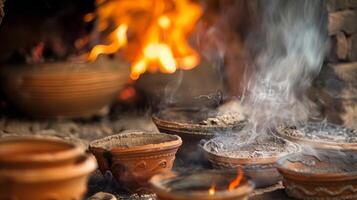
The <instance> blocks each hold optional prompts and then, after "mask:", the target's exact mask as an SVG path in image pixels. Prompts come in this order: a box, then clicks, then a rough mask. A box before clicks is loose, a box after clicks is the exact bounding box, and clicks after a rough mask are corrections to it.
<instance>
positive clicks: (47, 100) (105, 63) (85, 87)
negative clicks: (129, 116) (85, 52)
mask: <svg viewBox="0 0 357 200" xmlns="http://www.w3.org/2000/svg"><path fill="white" fill-rule="evenodd" d="M128 70H129V68H128V67H127V66H125V65H124V64H123V63H120V62H118V61H113V60H109V59H105V58H102V59H98V60H97V61H95V62H93V63H71V62H59V63H43V64H34V65H24V66H4V67H2V68H1V70H0V77H1V79H0V80H1V82H2V84H1V85H2V88H3V90H4V93H5V95H6V97H7V99H8V100H9V102H10V103H11V104H13V105H14V106H15V107H16V108H17V109H19V110H20V111H22V112H24V113H26V114H27V115H30V116H34V117H88V116H92V115H95V114H99V113H100V112H101V111H103V110H105V109H106V108H107V107H108V106H109V105H110V104H111V103H112V101H113V100H114V99H115V97H116V95H117V94H118V92H119V90H120V89H121V88H122V87H123V86H124V84H125V83H126V82H127V80H128V77H129V71H128Z"/></svg>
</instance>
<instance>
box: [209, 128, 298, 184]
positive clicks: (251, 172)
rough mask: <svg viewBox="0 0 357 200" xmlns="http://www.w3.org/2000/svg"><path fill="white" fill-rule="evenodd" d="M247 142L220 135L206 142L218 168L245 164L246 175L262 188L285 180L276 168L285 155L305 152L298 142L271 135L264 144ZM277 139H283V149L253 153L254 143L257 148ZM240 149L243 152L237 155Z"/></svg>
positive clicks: (213, 164)
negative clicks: (282, 179)
mask: <svg viewBox="0 0 357 200" xmlns="http://www.w3.org/2000/svg"><path fill="white" fill-rule="evenodd" d="M226 141H229V143H230V144H225V142H226ZM247 141H248V139H247V138H243V137H242V136H236V135H232V136H225V137H217V138H213V139H211V140H209V141H208V142H206V143H205V144H204V145H203V150H204V152H205V155H206V157H207V159H208V160H209V161H210V163H211V164H212V166H213V167H214V168H218V169H232V168H237V167H242V168H243V169H244V172H245V174H246V175H247V176H248V177H249V178H251V179H252V181H253V182H254V184H255V186H256V187H258V188H261V187H267V186H271V185H274V184H276V183H278V182H279V181H280V180H281V175H280V174H279V172H278V171H277V169H276V166H275V163H276V161H277V160H278V159H279V158H280V157H282V156H285V155H288V154H291V153H295V152H300V151H301V148H300V147H299V146H298V145H296V144H294V143H291V142H288V141H285V140H282V139H279V138H270V139H269V142H266V144H265V143H262V146H260V145H256V144H254V143H253V144H250V143H249V142H247ZM276 141H279V143H280V144H281V145H283V146H284V147H283V148H284V149H282V151H275V150H274V149H268V150H262V151H257V152H256V153H254V154H251V153H252V151H254V152H255V150H252V149H251V148H250V146H253V145H254V148H256V149H260V148H262V147H264V146H265V147H267V146H269V145H270V143H272V142H276ZM272 144H273V143H272ZM231 145H233V146H231ZM273 148H274V147H273ZM225 149H228V150H225ZM237 152H238V153H239V152H243V153H242V154H240V153H239V154H236V153H237ZM244 152H246V153H244ZM252 155H255V156H252Z"/></svg>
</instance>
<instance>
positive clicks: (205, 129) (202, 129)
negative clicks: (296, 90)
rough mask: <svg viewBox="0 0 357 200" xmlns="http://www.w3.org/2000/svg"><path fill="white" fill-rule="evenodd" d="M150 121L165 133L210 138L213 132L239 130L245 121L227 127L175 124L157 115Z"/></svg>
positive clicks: (182, 108)
mask: <svg viewBox="0 0 357 200" xmlns="http://www.w3.org/2000/svg"><path fill="white" fill-rule="evenodd" d="M165 110H173V111H175V110H176V111H180V110H184V111H185V110H186V111H188V110H191V111H196V110H197V112H199V108H198V107H170V108H166V109H165ZM152 120H153V122H154V124H155V125H156V126H157V127H159V128H161V129H164V130H167V131H170V130H172V131H178V132H182V133H188V134H195V135H208V136H212V135H214V133H215V132H219V131H230V130H232V129H235V128H241V127H243V126H244V124H245V123H246V120H243V121H238V122H236V123H235V124H234V125H227V126H221V125H201V124H195V123H183V122H176V121H172V120H166V119H162V118H160V116H159V113H154V114H152Z"/></svg>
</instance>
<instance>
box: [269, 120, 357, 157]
mask: <svg viewBox="0 0 357 200" xmlns="http://www.w3.org/2000/svg"><path fill="white" fill-rule="evenodd" d="M314 124H315V125H321V126H322V127H324V126H326V127H327V126H331V127H335V128H336V129H339V128H344V129H346V131H350V133H351V134H352V136H351V138H353V139H354V140H355V138H357V131H356V130H353V129H349V128H345V127H343V126H341V125H337V124H332V123H327V122H308V123H306V125H314ZM291 131H296V132H298V131H299V129H298V128H297V127H280V128H278V129H277V131H276V132H275V133H276V134H277V136H279V137H282V138H285V139H287V140H289V141H292V142H295V143H298V144H301V145H304V146H306V147H311V148H314V149H321V150H323V149H325V150H333V149H335V150H341V151H349V150H351V151H356V150H357V141H356V140H355V141H350V142H338V141H333V140H329V139H328V137H326V138H325V139H323V140H322V139H314V140H313V139H310V138H308V137H305V136H303V135H300V136H298V135H291V134H288V133H289V132H291ZM324 131H325V133H326V134H328V135H327V136H329V137H331V136H332V137H333V136H334V135H336V136H337V137H341V136H339V135H338V134H336V133H337V131H338V130H334V129H331V130H330V131H326V130H324ZM312 135H314V134H313V133H312Z"/></svg>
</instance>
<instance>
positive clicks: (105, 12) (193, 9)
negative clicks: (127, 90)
mask: <svg viewBox="0 0 357 200" xmlns="http://www.w3.org/2000/svg"><path fill="white" fill-rule="evenodd" d="M201 15H202V8H201V6H200V5H199V4H198V3H196V2H194V1H192V0H135V1H134V0H97V10H96V14H95V15H94V14H87V15H86V16H85V17H84V19H85V21H91V20H92V19H93V18H94V17H96V19H97V22H96V31H99V32H100V33H104V32H110V31H108V30H113V26H114V31H112V32H111V33H110V34H109V35H108V37H107V38H106V40H107V42H108V44H106V45H103V44H101V45H96V46H94V47H93V49H92V50H91V51H90V53H89V55H88V60H90V61H94V60H96V59H97V57H98V56H99V55H100V54H113V53H116V52H118V51H119V50H120V49H121V51H122V52H123V54H121V55H123V56H124V57H125V58H126V59H127V60H129V61H130V62H131V63H132V65H131V75H130V77H131V79H133V80H136V79H138V78H139V77H140V75H141V74H143V73H145V72H147V71H149V72H156V71H160V72H162V73H174V72H175V71H176V70H177V69H184V70H190V69H192V68H194V67H196V66H197V65H198V64H199V62H200V56H199V54H198V53H197V52H196V51H195V50H194V49H193V48H192V47H191V46H190V45H189V43H188V40H187V39H188V37H189V34H190V33H191V32H192V31H193V30H194V28H195V25H196V23H197V21H198V20H199V18H200V17H201ZM115 27H116V28H115ZM124 47H125V48H124Z"/></svg>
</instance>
